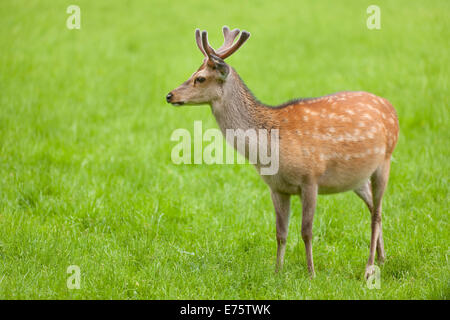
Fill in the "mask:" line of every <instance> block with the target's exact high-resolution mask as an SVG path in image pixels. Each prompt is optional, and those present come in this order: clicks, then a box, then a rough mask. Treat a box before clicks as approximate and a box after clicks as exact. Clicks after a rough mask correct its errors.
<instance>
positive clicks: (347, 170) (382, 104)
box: [166, 26, 399, 279]
mask: <svg viewBox="0 0 450 320" xmlns="http://www.w3.org/2000/svg"><path fill="white" fill-rule="evenodd" d="M222 31H223V36H224V42H223V45H222V46H221V47H219V49H217V50H216V49H213V48H212V47H211V46H210V44H209V41H208V33H207V32H206V31H202V32H200V30H199V29H196V30H195V39H196V43H197V46H198V48H199V49H200V51H201V53H202V54H203V56H204V59H203V62H202V64H201V65H200V67H199V68H198V70H197V71H195V72H194V73H193V74H192V75H191V76H190V77H189V79H187V80H186V81H185V82H184V83H182V84H181V85H180V86H179V87H177V88H176V89H174V90H172V91H171V92H169V94H167V96H166V101H167V102H168V103H170V104H172V105H174V106H181V105H199V104H207V105H209V106H210V108H211V111H212V114H213V115H214V117H215V119H216V122H217V124H218V126H219V128H220V130H221V132H222V133H223V134H224V133H225V131H226V130H227V129H230V128H231V129H243V130H246V129H251V128H265V129H267V130H268V132H270V131H271V130H278V132H279V140H278V143H279V168H278V171H277V172H276V173H275V174H272V175H261V178H262V179H263V181H264V182H265V183H266V184H267V185H268V187H269V189H270V194H271V199H272V202H273V206H274V209H275V222H276V242H277V253H276V266H275V272H278V271H280V270H281V269H282V268H283V263H284V255H285V251H286V242H287V236H288V228H289V219H290V201H291V197H292V196H299V197H300V200H301V205H302V221H301V236H302V239H303V242H304V246H305V252H306V262H307V268H308V271H309V275H310V277H311V278H314V277H315V270H314V262H313V251H312V241H313V232H312V227H313V218H314V213H315V210H316V202H317V196H318V195H324V194H335V193H341V192H347V191H353V192H354V193H355V194H356V195H357V196H358V197H359V198H361V199H362V200H363V201H364V203H365V204H366V206H367V207H368V209H369V211H370V214H371V224H370V226H371V237H370V249H369V258H368V261H367V264H366V268H365V272H364V277H365V279H368V278H369V277H370V275H372V274H373V273H374V264H375V254H376V257H377V262H378V263H380V264H382V263H383V262H384V260H385V250H384V242H383V232H382V198H383V195H384V192H385V189H386V186H387V183H388V180H389V172H390V164H391V156H392V153H393V151H394V148H395V146H396V144H397V141H398V136H399V123H398V117H397V113H396V111H395V109H394V107H393V106H392V104H391V103H390V102H389V101H388V100H387V99H385V98H382V97H379V96H376V95H374V94H372V93H369V92H365V91H341V92H337V93H334V94H329V95H325V96H321V97H317V98H300V99H295V100H291V101H288V102H286V103H283V104H281V105H278V106H271V105H266V104H264V103H262V102H260V101H259V100H258V99H257V98H256V97H255V96H254V95H253V93H252V92H251V91H250V90H249V89H248V88H247V86H246V84H245V83H244V81H243V80H242V79H241V78H240V76H239V75H238V73H237V72H236V71H235V70H234V69H233V68H232V67H231V66H230V65H228V64H227V63H226V62H225V61H224V60H225V59H226V58H228V57H229V56H231V55H232V54H233V53H234V52H236V51H237V50H238V49H239V48H240V47H241V46H242V45H243V44H244V43H245V42H246V41H247V39H248V38H249V37H250V33H249V32H247V31H245V30H243V31H242V32H240V30H239V29H234V30H230V29H229V28H228V27H227V26H224V27H223V29H222ZM239 34H240V37H239V38H238V40H237V41H235V40H236V38H237V36H238V35H239ZM266 141H267V143H268V144H270V143H273V141H270V139H266ZM228 142H229V143H230V144H233V142H230V141H228ZM233 146H234V147H235V145H234V144H233ZM244 153H245V154H244V155H245V156H247V154H246V152H244ZM255 167H256V169H257V170H259V169H260V167H261V166H260V164H259V163H256V164H255ZM258 172H259V171H258Z"/></svg>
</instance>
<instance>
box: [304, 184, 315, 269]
mask: <svg viewBox="0 0 450 320" xmlns="http://www.w3.org/2000/svg"><path fill="white" fill-rule="evenodd" d="M301 201H302V238H303V242H304V243H305V251H306V261H307V263H308V270H309V273H310V276H311V278H314V277H315V272H314V262H313V253H312V237H313V233H312V226H313V219H314V211H315V210H316V201H317V184H309V185H306V186H302V192H301Z"/></svg>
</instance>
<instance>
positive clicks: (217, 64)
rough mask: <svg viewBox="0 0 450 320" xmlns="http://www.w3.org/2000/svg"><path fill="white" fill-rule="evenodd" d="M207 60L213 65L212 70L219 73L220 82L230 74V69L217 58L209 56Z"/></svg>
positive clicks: (212, 55)
mask: <svg viewBox="0 0 450 320" xmlns="http://www.w3.org/2000/svg"><path fill="white" fill-rule="evenodd" d="M209 59H210V60H211V62H212V63H213V68H215V69H216V70H217V71H219V73H220V76H221V78H222V80H225V79H226V78H227V76H228V74H229V73H230V67H229V66H228V65H227V64H226V63H225V61H223V60H222V59H221V58H219V57H218V56H216V55H214V54H211V55H210V56H209Z"/></svg>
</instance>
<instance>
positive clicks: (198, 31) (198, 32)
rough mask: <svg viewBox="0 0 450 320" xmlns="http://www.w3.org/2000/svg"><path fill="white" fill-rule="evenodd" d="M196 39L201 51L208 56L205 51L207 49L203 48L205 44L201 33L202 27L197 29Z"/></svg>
mask: <svg viewBox="0 0 450 320" xmlns="http://www.w3.org/2000/svg"><path fill="white" fill-rule="evenodd" d="M195 41H196V42H197V46H198V48H199V49H200V51H201V52H202V53H203V55H204V56H205V57H206V52H205V49H204V48H203V44H202V37H201V35H200V29H195Z"/></svg>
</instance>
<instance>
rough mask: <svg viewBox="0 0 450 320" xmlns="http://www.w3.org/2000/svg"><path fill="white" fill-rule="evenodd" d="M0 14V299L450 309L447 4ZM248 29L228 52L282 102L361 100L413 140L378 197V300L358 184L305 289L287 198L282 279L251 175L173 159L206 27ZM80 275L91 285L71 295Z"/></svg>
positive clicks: (334, 211)
mask: <svg viewBox="0 0 450 320" xmlns="http://www.w3.org/2000/svg"><path fill="white" fill-rule="evenodd" d="M70 4H73V1H50V0H48V1H24V0H23V1H12V0H9V1H1V3H0V30H1V31H0V34H1V36H0V298H1V299H50V298H51V299H179V298H183V299H412V298H414V299H449V296H450V272H449V271H450V270H449V261H448V258H449V245H450V238H449V221H448V217H449V203H448V197H449V189H448V173H449V169H450V164H449V156H450V152H449V150H450V148H449V139H450V134H449V130H448V126H449V113H448V108H449V95H448V92H449V55H448V49H449V47H448V39H449V38H450V31H449V30H450V22H449V19H448V12H449V9H450V3H449V2H448V1H445V0H442V1H433V2H429V3H427V6H426V8H423V7H422V2H421V1H395V2H394V1H381V0H380V1H376V4H378V5H379V6H380V8H381V30H372V31H370V30H368V29H367V27H366V19H367V14H366V8H367V7H368V6H369V5H370V4H373V1H356V0H355V1H346V2H344V3H339V4H338V3H337V2H335V1H308V2H299V1H297V0H293V1H289V2H286V3H285V4H284V5H282V6H281V5H280V4H278V2H273V1H252V2H242V1H234V0H233V1H227V2H211V1H204V2H201V1H176V2H175V1H174V2H171V3H170V5H168V4H166V2H164V1H128V2H124V1H106V0H105V1H82V0H79V1H76V4H78V5H79V6H80V8H81V30H68V29H67V28H66V19H67V17H68V14H67V13H66V8H67V6H68V5H70ZM224 24H226V25H229V26H230V27H240V28H242V29H244V28H245V29H247V30H249V31H250V32H252V37H251V38H250V40H249V41H248V42H247V43H246V44H245V45H244V47H243V48H242V49H241V50H240V51H239V53H238V54H236V55H234V56H233V57H231V58H230V59H228V60H229V63H230V64H231V65H232V66H233V67H235V69H236V70H237V71H238V72H239V73H240V75H241V77H242V78H243V79H244V80H245V81H246V83H247V85H248V86H249V87H250V88H251V89H252V91H253V92H254V93H255V95H256V96H257V97H258V98H259V99H260V100H262V101H263V102H266V103H269V104H277V103H281V102H283V101H285V100H288V99H291V98H294V97H298V96H320V95H324V94H329V93H332V92H337V91H341V90H365V91H369V92H372V93H375V94H377V95H380V96H383V97H385V98H387V99H389V100H390V101H391V102H392V103H393V105H394V106H395V107H396V109H397V111H398V114H399V119H400V127H401V134H400V140H399V144H398V146H397V149H396V151H395V153H394V157H395V162H393V164H392V170H391V178H390V184H389V187H388V190H387V194H386V196H385V198H384V206H383V208H384V214H383V228H384V238H385V245H386V254H387V261H386V263H385V264H384V265H383V266H382V267H381V289H380V290H369V289H368V288H367V286H366V284H365V282H364V280H363V273H364V267H365V263H366V259H367V256H368V251H369V249H368V247H369V237H370V221H369V213H368V211H367V209H366V208H365V206H364V204H363V203H362V201H360V200H359V199H358V198H357V197H356V196H355V195H353V194H351V193H346V194H339V195H335V196H327V197H320V198H319V202H318V209H317V212H316V217H315V223H314V229H313V230H314V258H315V264H316V272H317V277H316V279H314V280H313V281H310V280H309V277H308V273H307V269H306V261H305V255H304V247H303V242H302V239H301V236H300V223H301V217H300V202H299V200H298V199H297V198H296V199H294V202H293V205H292V208H293V213H292V220H291V221H292V222H291V225H290V234H289V237H288V247H287V252H286V263H285V269H284V271H283V272H282V273H280V274H274V272H273V271H274V265H275V250H276V241H275V217H274V213H273V208H272V204H271V201H270V196H269V190H268V188H267V187H266V186H265V185H264V184H263V182H262V181H261V180H260V178H259V176H258V175H257V173H256V171H255V170H254V169H253V168H252V167H251V166H250V165H222V166H218V165H215V166H209V165H175V164H173V163H172V162H171V159H170V152H171V149H172V147H173V146H174V145H175V144H176V143H175V142H173V141H170V135H171V133H172V132H173V130H175V129H177V128H186V129H188V130H189V131H191V132H192V131H193V122H194V120H202V121H203V128H204V129H206V128H216V127H217V125H216V123H215V120H214V118H213V117H212V115H211V111H210V109H209V108H208V107H206V106H204V107H186V108H173V107H171V106H170V105H167V104H166V103H165V101H164V97H165V95H166V93H167V92H169V91H170V90H171V89H173V88H175V87H176V86H177V85H178V84H179V83H181V82H183V81H184V80H185V79H187V77H188V76H189V75H190V74H191V73H192V72H194V71H195V70H196V68H197V67H198V66H199V65H200V63H201V60H202V56H201V53H200V52H199V50H198V49H197V47H196V45H195V41H194V29H195V28H196V27H200V28H202V29H207V30H209V33H210V35H209V36H210V41H211V43H212V44H213V45H215V46H217V45H218V44H219V43H221V41H222V40H221V37H222V36H221V32H220V28H221V26H222V25H224ZM69 265H78V266H79V267H80V269H81V289H79V290H68V288H67V286H66V280H67V277H68V276H69V275H68V274H67V273H66V270H67V267H68V266H69Z"/></svg>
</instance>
